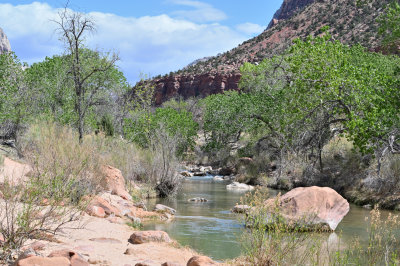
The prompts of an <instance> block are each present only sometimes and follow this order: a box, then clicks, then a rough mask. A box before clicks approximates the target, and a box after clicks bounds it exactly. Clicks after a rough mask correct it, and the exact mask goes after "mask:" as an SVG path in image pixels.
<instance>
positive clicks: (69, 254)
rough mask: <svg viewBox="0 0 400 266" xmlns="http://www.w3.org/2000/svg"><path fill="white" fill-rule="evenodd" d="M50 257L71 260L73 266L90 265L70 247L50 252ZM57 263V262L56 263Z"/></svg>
mask: <svg viewBox="0 0 400 266" xmlns="http://www.w3.org/2000/svg"><path fill="white" fill-rule="evenodd" d="M48 257H49V258H56V257H63V258H66V259H68V260H69V262H70V263H71V264H70V265H71V266H88V265H89V263H88V262H87V261H86V260H85V259H84V258H83V257H82V256H81V255H80V254H79V253H77V252H75V251H73V250H69V249H61V250H56V251H53V252H51V253H50V255H49V256H48ZM55 265H56V264H55Z"/></svg>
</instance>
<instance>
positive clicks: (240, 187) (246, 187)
mask: <svg viewBox="0 0 400 266" xmlns="http://www.w3.org/2000/svg"><path fill="white" fill-rule="evenodd" d="M226 188H227V189H229V190H241V191H246V190H253V189H254V187H253V186H250V185H246V184H242V183H238V182H233V183H232V184H230V185H227V186H226Z"/></svg>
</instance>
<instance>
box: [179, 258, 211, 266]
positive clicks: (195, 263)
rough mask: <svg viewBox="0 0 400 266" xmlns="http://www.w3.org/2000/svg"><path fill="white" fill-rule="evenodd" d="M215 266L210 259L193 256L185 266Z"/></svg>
mask: <svg viewBox="0 0 400 266" xmlns="http://www.w3.org/2000/svg"><path fill="white" fill-rule="evenodd" d="M209 265H217V263H216V262H214V261H213V260H212V259H211V258H209V257H206V256H194V257H191V258H190V260H189V261H188V262H187V264H186V266H209Z"/></svg>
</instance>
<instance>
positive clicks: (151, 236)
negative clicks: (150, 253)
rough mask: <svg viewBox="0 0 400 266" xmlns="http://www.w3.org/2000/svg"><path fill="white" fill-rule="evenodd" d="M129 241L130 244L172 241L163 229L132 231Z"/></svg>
mask: <svg viewBox="0 0 400 266" xmlns="http://www.w3.org/2000/svg"><path fill="white" fill-rule="evenodd" d="M129 241H130V242H131V243H132V244H143V243H148V242H167V243H170V242H172V241H171V239H170V238H169V235H168V234H167V233H166V232H163V231H137V232H134V233H133V234H132V235H131V236H130V238H129Z"/></svg>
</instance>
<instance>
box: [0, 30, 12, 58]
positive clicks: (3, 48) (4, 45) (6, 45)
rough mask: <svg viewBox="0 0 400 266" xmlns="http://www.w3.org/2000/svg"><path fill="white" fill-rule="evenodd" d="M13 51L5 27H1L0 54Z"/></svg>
mask: <svg viewBox="0 0 400 266" xmlns="http://www.w3.org/2000/svg"><path fill="white" fill-rule="evenodd" d="M10 51H11V45H10V42H9V41H8V38H7V36H6V34H5V33H4V31H3V29H2V28H0V54H1V53H5V52H10Z"/></svg>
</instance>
